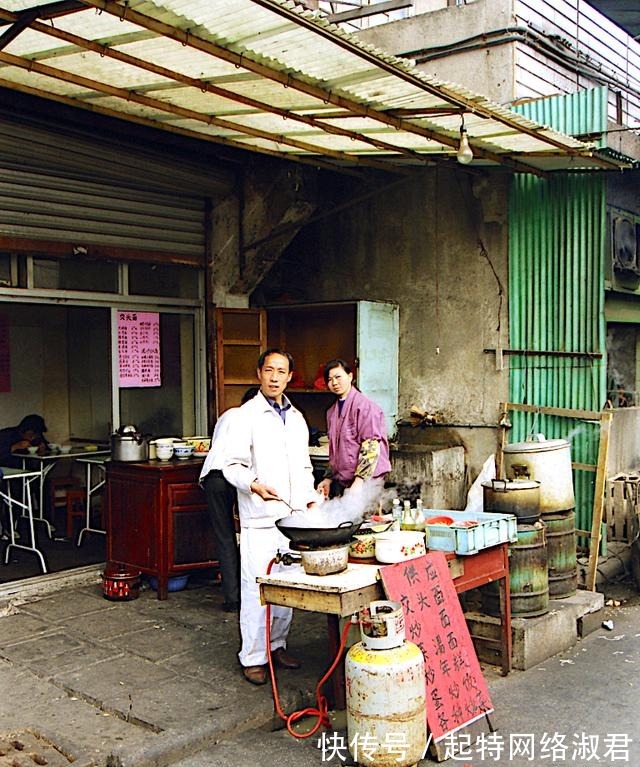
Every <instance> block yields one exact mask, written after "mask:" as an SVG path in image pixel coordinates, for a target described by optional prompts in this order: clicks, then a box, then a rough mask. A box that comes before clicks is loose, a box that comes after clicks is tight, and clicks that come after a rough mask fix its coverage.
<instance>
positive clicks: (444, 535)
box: [424, 509, 518, 554]
mask: <svg viewBox="0 0 640 767" xmlns="http://www.w3.org/2000/svg"><path fill="white" fill-rule="evenodd" d="M439 516H446V517H451V519H453V524H452V525H429V524H425V531H426V533H427V548H429V549H432V550H435V551H455V553H456V554H476V553H477V552H478V551H481V550H482V549H488V548H490V547H491V546H497V545H498V544H500V543H514V542H515V541H517V540H518V520H517V518H516V517H515V516H514V515H513V514H493V513H488V512H479V513H476V512H472V511H448V510H445V509H425V510H424V517H425V520H428V519H429V518H430V517H439ZM462 522H477V524H476V525H474V526H473V527H460V523H462Z"/></svg>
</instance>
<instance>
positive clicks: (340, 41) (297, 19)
mask: <svg viewBox="0 0 640 767" xmlns="http://www.w3.org/2000/svg"><path fill="white" fill-rule="evenodd" d="M82 1H83V2H88V3H90V4H92V5H93V4H94V3H95V5H99V3H100V0H82ZM104 1H105V2H110V0H104ZM252 2H253V3H255V4H256V5H260V6H262V7H263V8H267V9H268V10H269V11H271V12H272V13H274V14H276V15H278V16H282V17H284V18H286V19H288V20H289V21H291V22H292V23H294V24H297V25H298V26H301V27H304V28H305V29H309V30H312V31H313V32H315V33H316V34H318V35H320V36H321V37H324V38H325V39H329V40H331V41H332V42H333V43H334V44H335V45H337V46H339V47H341V48H344V49H345V50H348V51H350V52H351V53H353V54H354V55H356V56H359V57H360V58H361V59H363V60H365V61H368V62H370V63H371V64H372V65H374V66H376V67H379V68H380V69H382V70H383V71H385V72H389V73H390V74H393V75H394V76H395V77H398V78H399V79H401V80H405V81H406V82H409V83H411V84H412V85H414V86H415V87H416V88H420V89H421V90H424V91H426V92H427V93H431V94H433V95H435V96H440V97H443V98H444V99H446V100H447V101H449V102H450V103H451V104H454V105H456V106H458V107H462V108H463V109H464V110H465V111H468V112H472V113H474V114H477V115H480V116H481V117H485V118H489V119H492V120H495V121H496V122H500V123H502V124H503V125H506V126H508V127H510V128H513V129H514V130H517V131H518V132H519V133H526V134H527V135H529V136H534V137H535V138H537V139H539V140H541V141H546V142H547V143H549V144H551V145H552V146H556V147H558V148H559V149H564V150H566V149H567V147H566V144H564V143H563V142H562V141H561V140H560V139H554V138H553V137H552V136H544V137H541V136H540V135H539V134H540V130H541V129H543V126H536V127H535V128H527V127H526V126H523V125H521V124H520V122H519V121H517V120H515V119H513V118H510V117H508V116H507V115H500V114H498V113H496V112H495V111H494V110H492V109H490V108H489V107H486V106H483V105H482V103H481V102H478V101H476V100H475V99H465V98H463V97H461V96H460V95H459V94H456V93H454V92H453V91H450V90H449V89H448V88H447V87H446V86H445V85H437V86H436V85H432V84H431V83H429V82H428V81H426V80H423V79H422V78H420V77H418V76H417V75H416V74H415V73H414V72H409V71H407V70H406V69H405V68H404V67H402V66H401V65H398V64H392V63H391V62H389V61H386V60H385V59H384V58H383V57H381V56H378V55H377V54H374V53H371V52H370V51H368V50H366V49H365V48H363V47H362V46H360V45H357V44H356V43H354V42H353V41H351V40H349V39H347V38H345V37H342V36H339V35H336V34H335V33H334V32H333V30H331V29H330V28H329V27H328V25H327V26H324V25H321V24H318V23H317V21H316V17H315V16H313V15H312V14H310V13H308V12H307V13H300V12H299V11H294V10H293V9H292V7H289V6H285V5H281V4H279V3H275V2H273V1H272V0H252ZM121 13H122V11H121ZM394 58H395V57H394ZM473 151H474V153H475V147H474V150H473ZM568 151H570V150H568Z"/></svg>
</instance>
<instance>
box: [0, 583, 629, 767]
mask: <svg viewBox="0 0 640 767" xmlns="http://www.w3.org/2000/svg"><path fill="white" fill-rule="evenodd" d="M611 593H612V594H613V596H614V597H615V598H616V599H620V600H621V601H622V604H621V606H620V607H609V608H607V617H609V618H611V620H613V623H614V626H613V630H612V631H607V630H606V629H604V628H599V629H597V630H596V631H595V632H594V633H592V634H590V635H589V636H588V637H586V638H585V639H584V640H581V641H579V642H578V643H577V644H576V645H575V646H574V647H572V648H571V649H570V650H568V651H566V652H563V653H561V654H559V655H557V656H555V657H553V658H551V659H550V660H548V661H546V662H544V663H541V664H539V665H538V666H535V667H534V668H532V669H530V670H528V671H525V672H519V671H515V672H513V673H512V674H510V675H509V676H508V677H501V676H499V675H498V673H497V670H496V669H494V668H492V667H486V668H485V669H484V673H485V676H486V678H487V680H488V683H489V689H490V693H491V697H492V701H493V705H494V708H495V713H494V715H493V716H492V720H493V723H494V725H495V726H497V728H498V730H497V733H496V734H495V735H494V736H493V738H489V737H488V735H489V733H488V731H487V732H486V733H484V734H485V738H484V742H482V741H480V742H476V743H475V744H473V745H469V748H468V749H467V752H466V753H463V754H460V755H458V756H457V757H456V758H454V759H451V760H450V762H449V763H450V764H456V763H463V764H471V765H476V766H477V765H479V764H483V765H491V764H500V765H505V764H509V765H512V766H513V767H531V765H534V767H539V766H541V765H565V764H566V765H579V766H581V767H589V766H590V765H594V764H598V765H625V764H626V765H632V767H637V765H638V764H640V743H639V742H638V740H639V737H640V728H639V727H638V724H637V720H638V715H637V712H638V710H639V709H640V689H639V685H640V679H639V675H638V668H639V666H640V649H639V645H638V637H639V636H640V598H639V596H638V594H637V592H636V591H635V589H629V588H626V587H621V586H616V587H615V588H614V587H612V589H611ZM625 600H628V601H625ZM220 604H221V596H220V594H219V591H218V589H217V587H215V586H212V585H211V584H208V583H200V584H198V583H195V584H193V587H191V588H189V589H188V590H186V591H183V592H179V593H176V594H172V595H171V597H170V599H169V600H167V601H166V602H160V601H159V600H157V599H156V597H155V593H154V592H152V591H150V590H145V591H143V593H142V594H141V596H140V598H139V599H138V600H135V601H133V602H125V603H114V602H108V601H107V600H105V599H103V598H102V596H101V589H100V584H98V583H94V584H85V585H82V586H77V587H73V588H68V589H67V590H63V591H59V592H56V593H54V594H51V595H50V596H47V597H44V598H40V599H33V600H29V601H27V602H24V603H20V602H19V600H15V599H13V600H9V602H5V603H4V604H3V605H2V611H1V612H0V689H2V692H3V694H2V696H1V698H0V717H1V720H2V722H3V727H2V730H3V733H2V734H4V735H6V734H7V733H15V732H18V733H20V732H25V731H26V730H30V731H31V732H35V733H36V735H37V736H38V737H39V738H40V739H41V740H42V742H43V743H47V744H53V745H54V746H55V747H56V748H57V749H58V751H59V752H60V753H63V754H68V755H70V756H71V757H73V758H74V759H75V764H76V767H80V766H81V765H98V766H99V767H103V765H104V767H151V765H153V766H154V767H163V766H164V765H169V764H175V765H177V767H205V766H208V765H217V766H219V767H226V766H227V765H228V766H229V767H245V766H246V767H250V766H252V765H254V764H278V765H281V766H282V767H289V766H290V767H293V766H294V765H295V766H296V767H319V766H320V765H323V764H327V765H331V767H337V765H342V764H348V763H349V758H348V756H347V753H346V741H345V732H344V722H343V721H342V722H341V721H336V722H335V723H334V726H333V730H332V731H330V732H326V731H325V733H324V743H325V749H324V751H323V750H322V748H319V746H318V736H317V735H316V736H313V737H311V738H309V739H308V740H299V739H296V738H294V737H292V736H291V735H290V734H289V733H287V732H286V730H283V729H279V730H275V731H274V728H277V727H280V728H281V726H282V723H281V722H280V720H279V719H278V718H277V717H276V716H274V711H273V699H272V695H271V690H270V687H269V686H265V687H261V688H256V687H252V686H250V685H248V684H246V683H245V682H244V681H243V680H242V678H241V676H240V673H239V668H238V665H237V661H236V657H235V653H236V649H237V641H238V635H237V625H236V618H235V616H229V615H228V614H226V613H223V612H222V611H221V610H220ZM325 632H326V624H325V621H324V618H323V617H322V616H319V615H315V614H312V613H301V612H297V613H296V616H295V620H294V624H293V629H292V633H291V650H292V652H295V654H297V655H299V656H300V657H301V658H302V660H303V661H304V667H303V669H302V670H301V671H298V672H278V687H279V692H280V697H281V702H282V707H283V709H284V710H285V711H286V712H287V713H290V712H292V711H294V710H297V709H300V708H302V707H305V706H308V705H311V704H313V702H314V688H315V685H316V683H317V680H318V679H319V678H320V676H321V674H322V673H323V671H324V669H325V668H326V656H325ZM308 723H309V720H307V724H308ZM481 729H482V728H481ZM484 729H487V728H484ZM51 763H52V764H53V763H54V761H51ZM62 763H68V762H62ZM366 763H367V762H366V760H363V761H362V764H366ZM424 763H425V764H429V763H433V762H432V761H431V760H425V762H424ZM7 764H9V763H7ZM0 765H2V767H4V763H3V762H2V756H0Z"/></svg>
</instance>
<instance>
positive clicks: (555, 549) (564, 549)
mask: <svg viewBox="0 0 640 767" xmlns="http://www.w3.org/2000/svg"><path fill="white" fill-rule="evenodd" d="M575 516H576V515H575V512H573V511H565V512H561V513H559V514H547V515H545V517H544V524H545V525H546V528H547V563H548V567H549V596H550V597H551V598H552V599H562V598H564V597H570V596H572V595H573V594H575V593H576V591H577V588H578V563H577V558H576V529H575Z"/></svg>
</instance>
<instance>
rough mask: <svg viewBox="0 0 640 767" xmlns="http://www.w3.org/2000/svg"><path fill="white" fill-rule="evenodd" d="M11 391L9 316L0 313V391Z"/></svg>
mask: <svg viewBox="0 0 640 767" xmlns="http://www.w3.org/2000/svg"><path fill="white" fill-rule="evenodd" d="M9 391H11V350H10V344H9V316H8V315H7V314H0V392H9Z"/></svg>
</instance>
